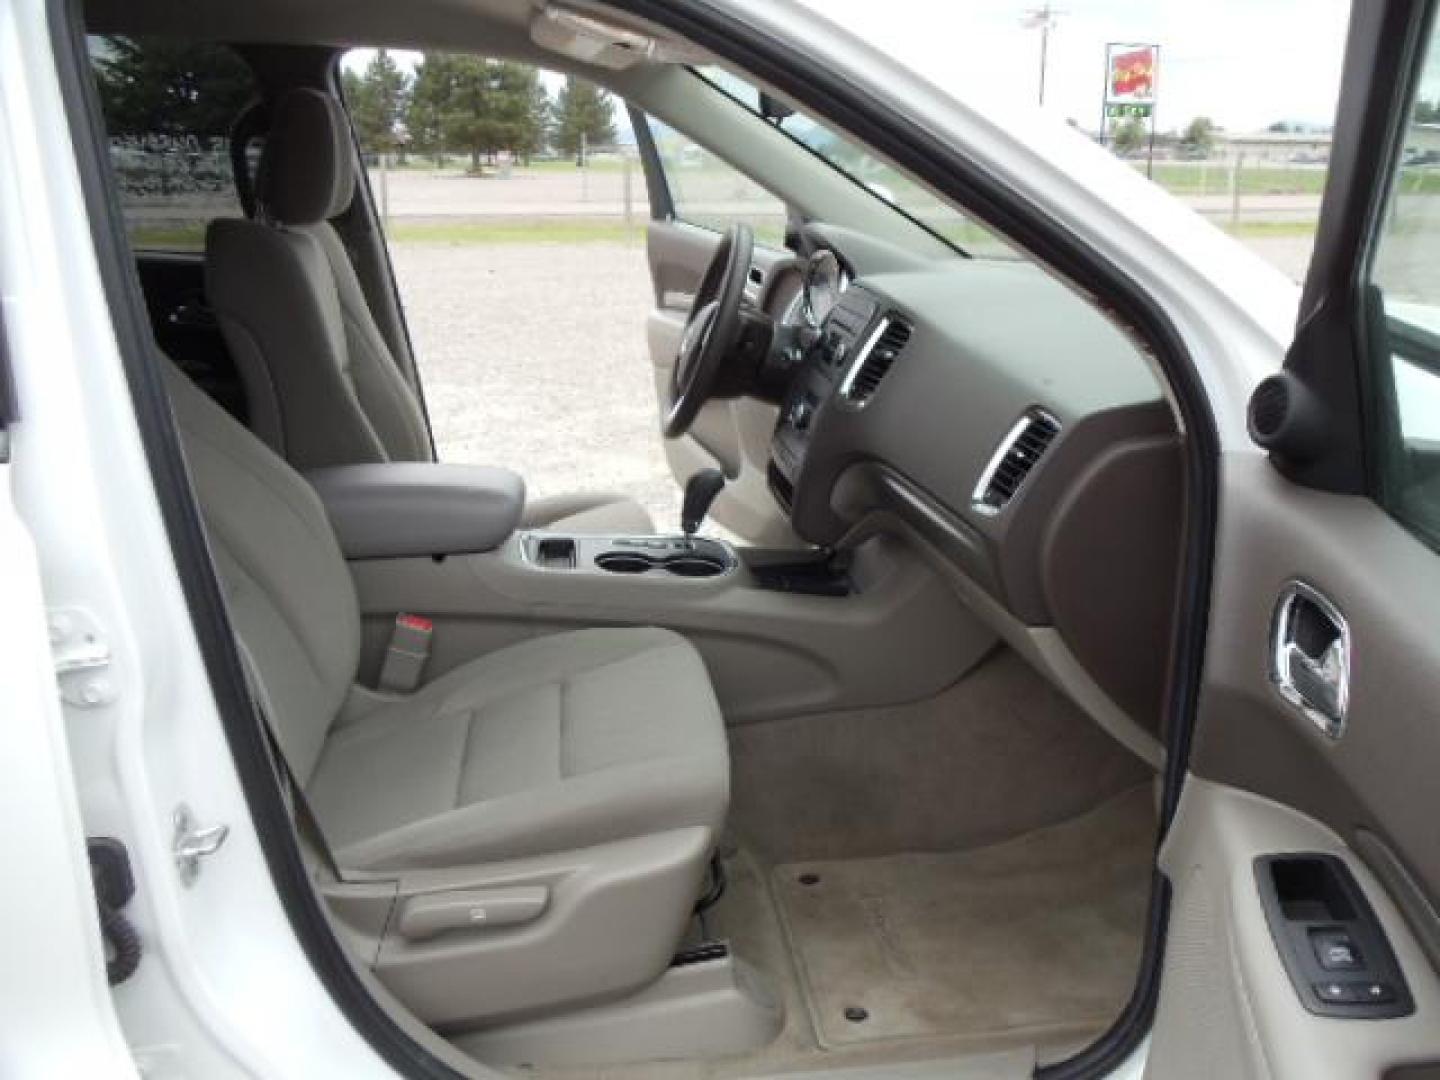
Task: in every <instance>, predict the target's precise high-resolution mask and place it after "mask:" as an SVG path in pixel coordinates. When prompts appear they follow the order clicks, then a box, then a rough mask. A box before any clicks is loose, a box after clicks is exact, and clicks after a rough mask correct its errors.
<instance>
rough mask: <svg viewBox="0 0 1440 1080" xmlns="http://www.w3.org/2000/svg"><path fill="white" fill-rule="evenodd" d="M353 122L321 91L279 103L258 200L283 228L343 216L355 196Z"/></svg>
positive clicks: (295, 93)
mask: <svg viewBox="0 0 1440 1080" xmlns="http://www.w3.org/2000/svg"><path fill="white" fill-rule="evenodd" d="M353 154H354V149H353V144H352V143H351V140H350V124H349V121H348V120H347V119H346V116H345V110H344V108H343V107H342V106H341V105H340V103H339V102H338V101H336V100H335V99H334V98H333V97H331V96H330V95H329V94H325V93H321V92H320V91H319V90H311V89H308V88H306V89H296V90H287V91H286V92H285V93H284V95H282V96H281V97H280V99H279V100H278V101H276V102H275V107H274V111H273V113H272V114H271V122H270V132H269V134H268V135H266V137H265V146H264V149H263V150H262V151H261V153H260V170H259V173H258V175H257V176H256V178H255V196H256V199H257V200H258V202H259V204H260V207H261V209H262V211H263V212H264V214H265V215H266V216H267V217H269V218H270V219H271V220H272V221H276V222H279V223H280V224H282V225H314V224H316V223H318V222H321V221H326V220H328V219H329V218H332V217H334V216H335V215H336V214H339V213H342V212H343V211H344V210H345V209H346V208H347V207H349V205H350V201H351V199H352V198H354V195H355V170H354V166H353V164H352V162H353Z"/></svg>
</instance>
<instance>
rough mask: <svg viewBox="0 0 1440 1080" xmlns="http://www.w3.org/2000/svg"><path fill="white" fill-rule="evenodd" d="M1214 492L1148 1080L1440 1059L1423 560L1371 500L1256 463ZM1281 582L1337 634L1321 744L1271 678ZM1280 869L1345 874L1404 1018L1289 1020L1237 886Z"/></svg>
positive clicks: (1259, 927) (1431, 655)
mask: <svg viewBox="0 0 1440 1080" xmlns="http://www.w3.org/2000/svg"><path fill="white" fill-rule="evenodd" d="M1222 479H1223V483H1222V490H1223V492H1224V505H1223V510H1222V514H1221V530H1220V535H1219V538H1218V548H1217V552H1216V565H1217V567H1218V568H1219V569H1218V572H1217V580H1216V591H1215V595H1214V598H1213V603H1212V609H1211V618H1210V633H1209V641H1210V645H1209V648H1208V651H1207V661H1206V675H1205V684H1204V688H1203V691H1202V696H1201V702H1200V716H1199V721H1198V727H1197V729H1196V736H1195V745H1194V749H1193V751H1192V756H1191V770H1192V775H1191V777H1190V779H1189V780H1188V781H1187V784H1186V789H1185V794H1184V796H1183V798H1182V800H1181V805H1180V812H1179V814H1178V816H1177V818H1176V821H1175V824H1174V826H1173V828H1172V830H1171V832H1170V835H1169V837H1168V838H1167V840H1166V844H1165V847H1164V850H1163V851H1162V856H1161V867H1162V869H1164V871H1165V873H1166V875H1167V877H1168V878H1169V880H1170V882H1171V885H1172V887H1173V889H1174V901H1173V904H1172V910H1171V923H1170V930H1169V940H1168V943H1167V948H1166V966H1165V972H1164V976H1163V978H1162V981H1161V991H1160V1008H1159V1012H1158V1014H1157V1017H1156V1021H1155V1028H1154V1038H1153V1042H1152V1045H1151V1053H1150V1064H1149V1067H1148V1071H1147V1074H1146V1075H1147V1076H1153V1077H1156V1078H1157V1080H1158V1078H1166V1080H1168V1078H1170V1077H1182V1078H1184V1077H1190V1076H1195V1077H1200V1076H1219V1075H1224V1076H1236V1077H1247V1076H1256V1077H1289V1076H1294V1077H1331V1076H1336V1077H1342V1076H1343V1077H1348V1076H1356V1077H1361V1076H1363V1077H1374V1076H1379V1075H1380V1074H1381V1072H1383V1070H1384V1068H1386V1067H1388V1066H1390V1065H1395V1064H1399V1063H1402V1062H1413V1061H1417V1060H1419V1061H1424V1060H1430V1059H1433V1060H1436V1061H1440V981H1437V976H1436V966H1435V964H1436V961H1437V959H1440V957H1437V956H1436V955H1435V954H1434V951H1433V950H1434V945H1435V943H1436V942H1437V941H1440V917H1437V915H1436V909H1435V907H1434V897H1435V896H1436V895H1437V889H1440V829H1437V828H1436V821H1437V817H1440V815H1437V811H1440V798H1437V788H1436V785H1435V782H1434V776H1435V763H1436V762H1437V761H1440V723H1437V721H1436V712H1435V702H1436V701H1440V574H1437V572H1436V558H1437V557H1436V555H1435V553H1434V552H1432V551H1431V550H1430V549H1429V548H1427V547H1425V546H1424V545H1423V544H1421V543H1420V542H1419V541H1418V540H1416V539H1415V538H1414V537H1412V536H1411V535H1410V534H1409V533H1408V532H1406V531H1405V530H1404V529H1403V528H1402V527H1401V526H1399V525H1398V524H1397V523H1396V522H1395V521H1394V520H1392V519H1391V518H1390V517H1389V516H1388V515H1386V514H1385V513H1384V512H1383V511H1382V510H1381V509H1380V508H1379V507H1377V506H1376V505H1375V504H1374V503H1372V502H1370V501H1369V500H1366V499H1360V498H1356V497H1353V496H1343V495H1332V494H1328V493H1325V492H1319V491H1312V490H1309V489H1306V488H1302V487H1298V486H1296V485H1294V484H1291V483H1290V482H1289V481H1287V480H1285V479H1284V478H1283V477H1281V476H1280V475H1279V473H1278V472H1277V471H1276V470H1275V469H1274V468H1273V467H1272V466H1271V465H1270V464H1269V462H1267V461H1265V460H1264V459H1263V458H1261V457H1259V456H1258V455H1245V456H1240V457H1238V458H1237V460H1233V461H1230V462H1228V463H1227V464H1226V467H1225V471H1224V474H1223V478H1222ZM1293 581H1301V582H1304V583H1306V584H1308V585H1310V586H1311V587H1312V588H1314V589H1315V590H1316V591H1317V592H1318V593H1320V594H1321V595H1323V596H1324V597H1326V598H1328V599H1329V601H1330V602H1331V603H1332V604H1333V605H1334V607H1335V609H1336V610H1337V611H1338V612H1339V614H1340V615H1341V616H1342V617H1343V619H1344V620H1345V622H1346V624H1347V626H1348V631H1349V637H1350V645H1351V650H1350V653H1351V664H1350V683H1349V690H1350V693H1349V704H1348V709H1347V711H1346V716H1345V726H1344V730H1343V733H1342V734H1341V735H1340V736H1339V737H1338V738H1332V737H1330V736H1329V735H1327V734H1326V733H1325V732H1324V731H1322V730H1321V727H1320V726H1319V725H1318V724H1317V723H1316V722H1315V720H1314V719H1312V718H1311V717H1310V716H1308V715H1306V714H1305V713H1304V712H1303V711H1302V710H1301V709H1300V708H1298V707H1297V706H1296V705H1294V704H1292V703H1291V702H1290V701H1289V700H1287V699H1286V698H1285V697H1283V696H1282V695H1281V693H1280V691H1279V688H1278V687H1277V686H1276V685H1275V682H1274V681H1273V680H1272V663H1271V656H1272V650H1273V647H1274V644H1275V643H1274V639H1273V636H1272V631H1273V629H1274V625H1273V624H1274V615H1275V610H1276V605H1277V602H1278V601H1279V600H1280V598H1281V596H1282V594H1284V592H1285V590H1286V588H1287V586H1288V585H1289V583H1291V582H1293ZM1297 851H1303V852H1312V851H1320V852H1332V853H1334V854H1336V855H1338V856H1339V857H1340V858H1342V859H1343V860H1344V861H1345V863H1346V864H1347V866H1348V867H1349V868H1350V870H1351V872H1352V873H1353V874H1354V876H1355V878H1356V880H1357V881H1358V882H1359V883H1360V885H1361V888H1362V889H1363V891H1364V894H1365V896H1366V898H1367V899H1368V901H1369V903H1370V905H1371V907H1373V908H1374V910H1375V912H1376V914H1377V916H1378V917H1379V920H1380V922H1381V924H1382V925H1383V927H1384V929H1385V932H1386V935H1387V937H1388V938H1389V941H1390V944H1391V947H1392V948H1393V949H1394V951H1395V953H1396V956H1397V958H1398V960H1399V963H1400V966H1401V970H1402V973H1403V975H1404V978H1405V980H1406V983H1407V984H1408V986H1409V988H1410V991H1411V994H1412V995H1413V997H1414V1001H1415V1013H1414V1014H1413V1015H1412V1016H1410V1017H1407V1018H1404V1019H1395V1020H1362V1019H1333V1018H1325V1017H1318V1016H1314V1015H1312V1014H1311V1013H1309V1012H1308V1011H1307V1010H1306V1009H1305V1007H1304V1006H1303V1005H1302V1003H1301V1000H1300V997H1299V996H1298V994H1297V993H1296V990H1295V988H1294V987H1293V986H1292V985H1291V983H1290V980H1289V978H1288V976H1287V975H1286V972H1285V967H1284V965H1283V963H1282V960H1281V957H1280V952H1279V951H1278V949H1277V947H1276V945H1275V942H1274V940H1273V939H1272V937H1271V935H1270V931H1269V928H1268V926H1267V924H1266V921H1265V917H1264V913H1263V909H1262V906H1261V900H1260V893H1259V889H1258V887H1257V884H1256V877H1255V870H1254V861H1255V859H1256V858H1257V857H1259V856H1262V855H1268V854H1274V853H1278V852H1297ZM1427 949H1428V950H1430V951H1429V953H1428V954H1427ZM1217 1055H1220V1056H1219V1057H1217ZM1227 1055H1228V1056H1227ZM1220 1065H1223V1068H1221V1067H1219V1066H1220Z"/></svg>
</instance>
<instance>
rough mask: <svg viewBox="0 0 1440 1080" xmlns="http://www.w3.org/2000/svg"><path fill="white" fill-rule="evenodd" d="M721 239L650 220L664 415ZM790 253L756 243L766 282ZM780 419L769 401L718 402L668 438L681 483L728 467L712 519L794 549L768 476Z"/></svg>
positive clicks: (655, 353) (653, 344)
mask: <svg viewBox="0 0 1440 1080" xmlns="http://www.w3.org/2000/svg"><path fill="white" fill-rule="evenodd" d="M719 243H720V234H719V233H717V232H712V231H711V230H709V229H702V228H700V227H698V226H695V225H688V224H686V223H684V222H678V221H652V222H650V225H649V229H648V232H647V251H648V255H649V259H650V275H651V279H652V280H653V282H654V284H655V297H656V306H655V309H654V310H653V311H652V312H651V313H650V318H649V321H648V325H647V339H648V340H647V344H648V346H649V349H650V363H651V366H652V370H653V373H654V377H655V395H656V403H657V407H658V409H659V413H660V415H661V416H663V415H664V413H665V410H666V408H667V407H668V402H669V387H670V382H671V380H672V379H673V378H674V372H675V359H676V357H677V355H678V354H679V350H680V335H681V334H682V333H683V331H684V328H685V319H686V317H687V316H688V315H689V313H690V302H691V300H692V299H693V298H694V295H695V291H696V289H697V288H699V285H700V279H701V278H702V277H704V275H705V268H706V267H707V266H708V265H709V264H710V259H711V257H712V256H713V255H714V253H715V249H716V247H717V246H718V245H719ZM789 258H790V253H789V252H786V251H777V250H775V249H774V248H767V247H761V246H759V245H756V248H755V258H754V266H755V268H756V270H757V271H758V273H759V275H760V276H761V278H762V280H765V279H768V275H769V274H770V272H771V271H772V270H773V269H774V267H775V266H776V265H777V264H779V263H780V262H782V261H784V260H786V259H789ZM758 294H759V287H758V286H756V285H754V284H752V285H751V286H750V287H749V289H748V290H747V297H748V298H749V299H751V300H754V299H755V298H756V297H757V296H758ZM775 419H776V407H775V406H774V405H771V404H769V403H768V402H763V401H756V400H755V399H753V398H735V399H732V400H728V401H712V402H710V403H709V404H707V405H706V406H705V407H704V408H703V409H701V410H700V415H699V416H698V417H697V418H696V420H695V423H694V425H693V426H692V427H691V429H690V431H689V432H688V433H687V434H686V435H684V436H682V437H680V438H678V439H666V440H665V457H666V460H667V461H668V462H669V464H670V471H671V473H672V474H673V475H674V476H675V480H676V482H677V483H680V484H684V483H685V481H686V480H687V479H689V478H690V476H691V475H693V474H694V473H695V472H696V471H698V470H700V469H710V468H718V469H721V470H723V471H724V473H725V476H726V478H727V481H728V483H727V484H726V486H725V490H724V491H723V492H721V494H720V497H719V498H718V499H716V500H715V505H714V508H713V509H712V510H711V511H710V516H711V517H712V518H714V519H715V520H716V521H718V522H719V523H720V524H721V525H724V526H725V527H726V528H728V529H730V530H731V531H732V532H734V533H736V534H737V535H738V536H741V537H743V538H744V539H746V540H748V541H750V542H751V543H754V544H759V545H762V546H767V547H787V546H790V545H794V544H797V543H798V540H797V539H796V537H795V534H794V533H793V532H792V531H791V529H790V525H789V522H787V521H786V520H785V516H784V514H782V513H781V511H780V508H779V507H778V506H777V505H776V503H775V499H774V497H773V496H772V495H771V494H770V488H769V484H768V482H767V481H766V478H765V470H766V466H767V465H768V464H769V461H770V435H771V433H772V432H773V431H774V429H775Z"/></svg>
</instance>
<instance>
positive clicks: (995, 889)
mask: <svg viewBox="0 0 1440 1080" xmlns="http://www.w3.org/2000/svg"><path fill="white" fill-rule="evenodd" d="M1152 798H1153V797H1152V792H1151V788H1150V786H1149V785H1145V786H1142V787H1139V788H1136V789H1134V790H1132V791H1129V792H1127V793H1125V794H1124V795H1121V796H1118V797H1116V798H1114V799H1112V800H1110V801H1109V802H1107V803H1106V804H1104V805H1103V806H1101V807H1099V808H1098V809H1096V810H1093V811H1091V812H1090V813H1088V814H1086V815H1084V816H1083V817H1080V818H1076V819H1074V820H1072V821H1068V822H1065V823H1063V824H1060V825H1056V826H1052V827H1050V828H1045V829H1039V830H1037V831H1035V832H1032V833H1027V834H1026V835H1024V836H1021V837H1018V838H1016V839H1014V840H1010V841H1007V842H1005V843H1003V844H997V845H995V846H993V847H986V848H979V849H975V850H971V851H965V852H957V853H944V854H914V855H895V856H886V857H882V858H873V859H847V860H841V861H831V862H826V861H820V862H804V863H791V864H788V865H783V866H778V867H776V868H775V870H774V880H773V883H774V893H775V896H776V899H777V901H778V903H779V907H780V913H781V918H782V921H783V924H784V928H785V932H786V935H787V937H788V940H789V945H790V949H791V951H792V953H793V954H794V957H795V962H796V967H797V969H798V971H799V974H800V982H801V987H802V990H803V994H804V997H805V999H806V1005H807V1007H808V1008H809V1010H810V1012H811V1017H812V1020H813V1022H814V1025H815V1030H816V1033H817V1035H818V1036H819V1039H820V1042H821V1045H823V1046H827V1047H841V1046H848V1045H853V1044H855V1043H857V1042H866V1041H870V1040H875V1039H887V1040H888V1039H904V1038H916V1037H935V1036H943V1035H956V1034H966V1035H1000V1034H1006V1033H1010V1034H1018V1033H1021V1032H1026V1033H1034V1034H1035V1035H1037V1036H1040V1035H1045V1034H1055V1033H1059V1032H1063V1031H1065V1030H1068V1029H1072V1028H1085V1027H1095V1026H1097V1025H1098V1026H1103V1025H1104V1024H1105V1023H1107V1022H1108V1021H1109V1020H1111V1019H1113V1018H1114V1017H1115V1015H1116V1014H1117V1013H1118V1012H1119V1010H1120V1008H1121V1006H1122V1005H1123V1004H1124V1002H1125V1000H1126V998H1127V997H1128V996H1129V993H1130V988H1131V985H1132V983H1133V982H1134V978H1135V973H1136V970H1137V967H1138V965H1139V961H1140V950H1141V942H1142V937H1143V925H1144V915H1145V904H1146V899H1147V893H1148V887H1149V868H1150V865H1151V862H1152V858H1153V852H1152V848H1153V844H1154V835H1155V818H1154V812H1153V801H1152Z"/></svg>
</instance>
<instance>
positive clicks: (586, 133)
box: [555, 75, 615, 164]
mask: <svg viewBox="0 0 1440 1080" xmlns="http://www.w3.org/2000/svg"><path fill="white" fill-rule="evenodd" d="M614 141H615V113H614V105H613V102H612V100H611V97H610V95H609V94H608V93H607V92H606V91H604V90H602V89H600V87H598V86H596V85H595V84H594V83H590V82H586V81H585V80H583V79H577V78H575V77H574V76H573V75H567V76H566V77H565V85H564V86H563V87H561V89H560V95H559V97H558V99H557V100H556V102H555V145H556V146H557V147H559V148H560V151H561V152H562V153H564V154H570V155H573V156H574V157H575V158H576V160H577V161H580V158H581V153H582V150H584V149H585V148H588V147H595V146H608V145H609V144H611V143H613V142H614ZM580 164H584V162H583V161H580Z"/></svg>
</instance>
